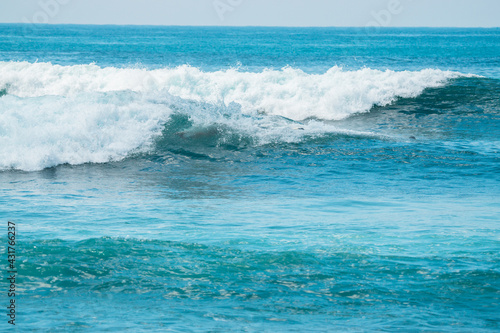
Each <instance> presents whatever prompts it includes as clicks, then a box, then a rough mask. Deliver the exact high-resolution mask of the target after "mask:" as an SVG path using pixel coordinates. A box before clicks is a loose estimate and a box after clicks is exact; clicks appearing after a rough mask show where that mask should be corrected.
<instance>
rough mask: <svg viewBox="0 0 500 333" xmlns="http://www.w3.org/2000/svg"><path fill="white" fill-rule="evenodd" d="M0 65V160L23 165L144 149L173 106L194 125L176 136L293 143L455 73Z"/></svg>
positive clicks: (4, 165)
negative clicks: (220, 134)
mask: <svg viewBox="0 0 500 333" xmlns="http://www.w3.org/2000/svg"><path fill="white" fill-rule="evenodd" d="M0 73H1V76H0V91H1V94H0V97H1V98H0V112H1V118H0V138H1V140H2V142H3V143H4V144H3V145H2V146H1V147H0V168H1V169H20V170H26V171H32V170H40V169H43V168H46V167H51V166H55V165H59V164H64V163H69V164H82V163H87V162H93V163H103V162H108V161H116V160H121V159H123V158H125V157H126V156H128V155H129V154H131V153H134V152H141V151H147V150H148V149H149V148H150V147H151V146H152V145H153V144H154V142H155V138H156V137H158V136H160V135H161V134H162V131H163V130H164V125H165V124H166V122H167V121H169V120H170V119H171V116H172V115H173V114H179V113H180V114H183V115H184V116H186V117H187V118H188V119H189V121H190V124H191V128H190V130H189V131H187V132H179V133H176V134H178V136H181V137H192V136H203V135H206V133H207V131H208V133H210V131H214V130H216V131H219V130H220V129H221V128H223V129H224V130H225V131H228V132H230V133H232V134H236V135H243V136H246V137H250V138H251V139H252V140H253V142H254V143H257V144H266V143H269V142H273V141H285V142H293V141H297V140H300V138H302V137H303V136H304V135H317V134H321V133H325V132H332V131H341V130H339V129H337V128H335V127H334V126H332V125H327V124H325V123H324V122H322V121H319V120H341V119H345V118H347V117H349V116H352V115H354V114H358V113H366V112H369V111H370V110H371V109H372V108H373V107H374V106H386V105H388V104H390V103H392V102H394V101H395V100H397V99H398V98H411V97H416V96H418V95H420V94H421V93H422V92H423V91H424V90H425V89H426V88H435V87H441V86H443V85H445V84H446V83H447V82H448V81H449V80H450V79H453V78H457V77H459V76H461V74H459V73H456V72H449V71H441V70H433V69H426V70H422V71H415V72H410V71H404V72H395V71H390V70H387V71H380V70H372V69H361V70H358V71H345V70H343V69H342V68H339V67H333V68H331V69H330V70H328V71H327V72H326V73H324V74H307V73H305V72H304V71H302V70H300V69H294V68H290V67H286V68H283V69H282V70H264V71H262V72H260V73H251V72H240V71H238V70H237V69H230V70H221V71H215V72H203V71H201V70H200V69H198V68H194V67H190V66H180V67H177V68H163V69H156V70H146V69H140V68H114V67H109V68H100V67H99V66H96V65H92V64H91V65H74V66H60V65H52V64H50V63H34V64H32V63H28V62H1V63H0ZM308 119H309V120H308ZM311 119H316V120H317V121H311ZM304 120H308V121H305V122H303V123H298V121H304ZM214 128H215V129H214Z"/></svg>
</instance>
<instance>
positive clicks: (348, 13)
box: [0, 0, 500, 27]
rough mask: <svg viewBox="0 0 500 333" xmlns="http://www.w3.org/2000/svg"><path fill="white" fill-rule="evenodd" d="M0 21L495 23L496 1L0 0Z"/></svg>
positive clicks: (498, 17) (498, 21)
mask: <svg viewBox="0 0 500 333" xmlns="http://www.w3.org/2000/svg"><path fill="white" fill-rule="evenodd" d="M0 22H5V23H11V22H26V23H54V24H57V23H76V24H151V25H232V26H240V25H243V26H245V25H263V26H361V27H364V26H368V25H378V26H400V27H401V26H409V27H415V26H429V27H499V26H500V0H2V1H0Z"/></svg>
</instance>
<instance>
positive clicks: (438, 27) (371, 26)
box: [0, 22, 500, 29]
mask: <svg viewBox="0 0 500 333" xmlns="http://www.w3.org/2000/svg"><path fill="white" fill-rule="evenodd" d="M7 24H17V25H39V26H57V25H76V26H89V25H90V26H117V27H130V26H136V27H192V28H356V29H365V28H375V29H499V28H500V26H498V27H497V26H394V27H388V26H376V25H367V26H334V25H311V26H306V25H303V26H293V25H215V24H213V25H190V24H182V25H181V24H138V23H129V24H122V23H119V24H118V23H25V22H0V25H7Z"/></svg>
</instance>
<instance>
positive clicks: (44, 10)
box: [22, 0, 72, 29]
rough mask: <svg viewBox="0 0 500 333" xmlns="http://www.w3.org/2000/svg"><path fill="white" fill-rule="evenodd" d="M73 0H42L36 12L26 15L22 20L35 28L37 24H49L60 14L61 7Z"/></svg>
mask: <svg viewBox="0 0 500 333" xmlns="http://www.w3.org/2000/svg"><path fill="white" fill-rule="evenodd" d="M71 1H72V0H40V1H38V8H39V10H37V11H36V12H34V13H33V14H32V15H29V17H26V16H24V17H23V18H22V22H23V23H26V24H28V27H30V28H31V29H34V28H35V26H36V24H48V23H51V21H52V20H53V19H54V18H55V17H57V16H58V15H59V13H60V12H61V9H62V8H63V7H65V6H67V5H68V4H69V3H70V2H71Z"/></svg>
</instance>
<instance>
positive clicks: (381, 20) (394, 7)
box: [365, 0, 413, 31]
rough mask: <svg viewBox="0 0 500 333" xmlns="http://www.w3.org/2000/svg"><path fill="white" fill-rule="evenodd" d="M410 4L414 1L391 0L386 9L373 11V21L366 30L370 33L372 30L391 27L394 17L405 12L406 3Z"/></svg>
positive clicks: (371, 14)
mask: <svg viewBox="0 0 500 333" xmlns="http://www.w3.org/2000/svg"><path fill="white" fill-rule="evenodd" d="M409 2H413V0H403V1H402V0H389V2H388V3H387V6H386V7H385V8H383V9H380V10H378V11H375V10H372V11H371V13H370V16H371V17H372V19H373V20H371V21H369V22H368V23H367V24H366V25H365V28H366V29H367V31H370V30H371V29H377V28H382V27H389V26H390V25H391V23H392V21H393V19H394V17H396V16H398V15H400V14H402V13H403V12H404V11H405V3H409Z"/></svg>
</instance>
